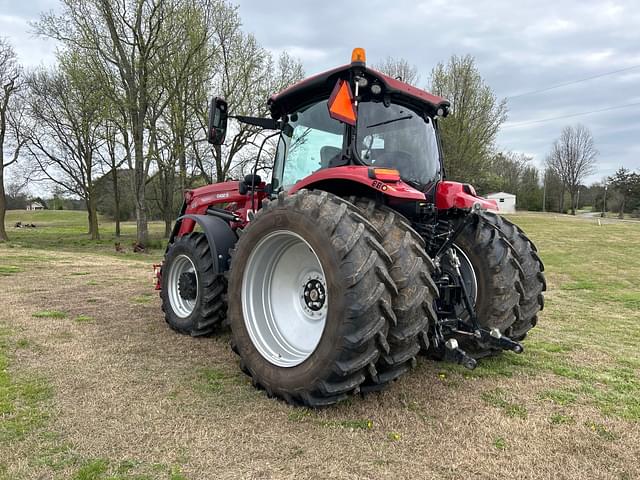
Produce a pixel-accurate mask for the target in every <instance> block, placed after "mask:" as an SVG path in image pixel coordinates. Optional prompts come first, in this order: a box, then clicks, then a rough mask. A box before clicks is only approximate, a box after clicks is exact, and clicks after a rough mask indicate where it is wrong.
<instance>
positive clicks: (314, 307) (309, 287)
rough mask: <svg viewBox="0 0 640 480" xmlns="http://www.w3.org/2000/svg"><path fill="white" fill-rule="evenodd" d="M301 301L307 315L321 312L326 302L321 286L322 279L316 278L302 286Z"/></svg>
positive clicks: (323, 289) (322, 286)
mask: <svg viewBox="0 0 640 480" xmlns="http://www.w3.org/2000/svg"><path fill="white" fill-rule="evenodd" d="M302 300H303V302H304V303H303V305H302V308H304V309H305V310H306V311H307V313H311V314H312V315H314V313H315V312H318V311H320V310H322V307H324V304H325V301H326V292H325V288H324V285H323V279H322V278H321V277H320V276H316V277H314V278H312V279H310V280H308V281H307V282H306V283H305V284H304V286H303V293H302Z"/></svg>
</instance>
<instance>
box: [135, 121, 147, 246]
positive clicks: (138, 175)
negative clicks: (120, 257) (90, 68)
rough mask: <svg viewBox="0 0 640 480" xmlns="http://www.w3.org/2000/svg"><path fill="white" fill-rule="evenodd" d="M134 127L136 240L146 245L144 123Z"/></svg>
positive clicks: (138, 123)
mask: <svg viewBox="0 0 640 480" xmlns="http://www.w3.org/2000/svg"><path fill="white" fill-rule="evenodd" d="M133 115H138V112H133V114H132V116H133ZM134 123H135V125H134V128H133V149H134V156H135V159H134V161H135V170H134V180H133V184H134V186H133V189H134V197H135V202H136V230H137V232H136V233H137V234H136V241H137V242H138V243H139V244H141V245H143V246H146V244H147V240H148V238H149V230H148V225H147V206H146V197H145V193H146V184H147V182H146V180H147V178H146V176H147V175H146V169H145V158H144V151H143V141H144V138H143V137H144V132H143V125H142V123H140V122H134Z"/></svg>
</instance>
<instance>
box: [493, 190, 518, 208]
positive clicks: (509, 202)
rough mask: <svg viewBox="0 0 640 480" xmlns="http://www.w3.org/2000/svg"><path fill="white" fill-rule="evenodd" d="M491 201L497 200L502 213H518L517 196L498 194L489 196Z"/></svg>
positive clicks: (504, 193)
mask: <svg viewBox="0 0 640 480" xmlns="http://www.w3.org/2000/svg"><path fill="white" fill-rule="evenodd" d="M487 198H488V199H489V200H495V201H496V202H497V204H498V211H499V212H500V213H516V196H515V195H514V194H512V193H506V192H497V193H490V194H489V195H487Z"/></svg>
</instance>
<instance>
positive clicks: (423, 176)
mask: <svg viewBox="0 0 640 480" xmlns="http://www.w3.org/2000/svg"><path fill="white" fill-rule="evenodd" d="M268 105H269V108H270V111H271V117H272V118H254V117H242V116H235V117H233V118H235V119H237V120H238V121H240V122H245V123H248V124H251V125H256V126H260V127H262V128H264V129H268V130H273V131H274V132H275V133H273V134H272V135H271V136H277V137H278V146H277V152H276V158H275V160H274V166H273V171H272V175H271V180H270V181H269V182H265V181H264V180H263V179H262V178H260V176H258V175H257V174H256V171H255V169H254V173H253V174H252V175H247V176H246V177H245V178H244V179H243V180H240V181H237V180H234V181H228V182H224V183H218V184H214V185H207V186H204V187H201V188H196V189H194V190H189V191H187V192H186V193H185V199H184V204H183V206H182V209H181V211H180V216H179V218H178V220H177V222H176V225H175V227H174V230H173V233H172V235H171V238H170V240H169V245H168V247H167V250H166V255H165V259H164V263H163V265H162V268H161V270H160V271H159V273H158V285H157V286H158V288H159V289H160V290H161V298H162V308H163V310H164V313H165V316H166V320H167V322H168V323H169V325H170V326H171V327H172V328H173V329H175V330H177V331H179V332H181V333H186V334H190V335H204V334H209V333H211V332H212V331H214V330H215V329H216V328H217V327H218V326H220V325H221V324H223V323H224V322H225V321H226V322H228V323H229V325H230V327H231V330H232V349H233V351H234V352H236V353H237V354H238V355H239V356H240V368H241V369H242V370H243V371H244V372H245V373H246V374H247V375H249V376H250V377H251V378H252V380H253V384H254V385H256V386H258V387H260V388H264V389H265V390H266V391H267V393H268V394H269V395H270V396H277V397H280V398H282V399H284V400H286V401H287V402H290V403H293V404H302V405H308V406H321V405H329V404H332V403H335V402H337V401H340V400H341V399H344V398H345V397H346V396H348V395H350V394H354V393H358V392H360V393H366V392H370V391H377V390H380V389H382V388H384V387H385V386H386V385H388V384H389V383H390V382H392V381H394V380H395V379H397V378H398V377H399V376H400V375H402V374H403V373H405V372H407V371H408V370H409V369H411V367H413V366H414V365H415V362H416V356H417V355H418V354H419V353H420V352H423V353H425V354H426V355H427V356H430V357H432V358H437V359H447V360H451V361H455V362H457V363H460V364H462V365H464V366H465V367H467V368H474V367H475V366H476V361H477V359H478V358H480V357H482V356H486V355H490V354H494V353H498V352H500V351H501V350H512V351H514V352H516V353H520V352H522V345H521V344H520V343H519V342H520V341H521V340H522V339H523V338H524V337H525V335H526V334H527V332H528V331H529V330H530V329H531V328H532V327H534V326H535V324H536V321H537V314H538V312H539V311H540V310H542V307H543V296H542V292H543V291H544V290H545V280H544V276H543V273H542V271H543V265H542V262H541V261H540V258H539V257H538V254H537V252H536V248H535V246H534V245H533V243H532V242H531V241H530V240H529V239H528V238H527V237H526V235H525V234H524V233H523V232H522V230H520V229H519V228H518V227H517V226H515V225H514V224H513V223H511V222H510V221H509V220H507V219H505V218H503V217H501V216H499V215H496V214H494V213H490V212H488V211H487V209H489V208H492V209H495V208H496V205H495V203H493V202H489V201H487V200H486V199H483V198H481V197H479V196H478V195H477V194H476V192H475V190H474V188H473V187H472V186H471V185H468V184H463V183H456V182H450V181H446V180H444V178H445V176H444V169H443V162H442V148H441V144H440V139H439V135H438V122H439V121H440V119H441V118H444V117H446V116H447V113H448V110H449V103H448V102H447V101H446V100H445V99H443V98H440V97H437V96H435V95H432V94H430V93H427V92H425V91H423V90H420V89H417V88H415V87H412V86H410V85H407V84H406V83H403V82H401V81H399V80H397V79H393V78H390V77H388V76H386V75H384V74H382V73H380V72H378V71H376V70H372V69H370V68H368V67H367V66H366V64H365V56H364V51H363V50H362V49H355V50H354V52H353V56H352V61H351V63H350V64H347V65H344V66H341V67H338V68H334V69H333V70H329V71H327V72H324V73H321V74H319V75H315V76H313V77H310V78H308V79H306V80H303V81H301V82H299V83H297V84H295V85H293V86H291V87H289V88H287V89H286V90H284V91H282V92H280V93H278V94H275V95H273V96H271V98H269V100H268ZM209 115H210V118H209V131H208V136H209V142H210V143H213V144H216V145H220V144H222V143H223V142H224V138H225V133H226V126H227V119H228V118H229V116H228V112H227V104H226V103H225V101H224V100H222V99H220V98H216V99H214V100H213V101H212V102H211V109H210V114H209ZM263 145H264V144H263ZM261 150H262V149H261ZM259 156H260V153H259V154H258V157H259ZM257 162H258V161H257V160H256V165H257V164H258V163H257Z"/></svg>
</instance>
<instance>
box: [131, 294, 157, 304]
mask: <svg viewBox="0 0 640 480" xmlns="http://www.w3.org/2000/svg"><path fill="white" fill-rule="evenodd" d="M153 297H154V295H152V294H150V293H143V294H141V295H138V296H137V297H133V302H134V303H138V304H141V305H144V304H147V303H150V302H151V300H152V299H153Z"/></svg>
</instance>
